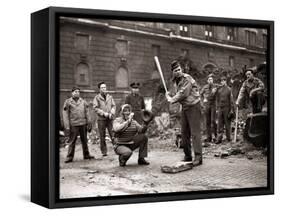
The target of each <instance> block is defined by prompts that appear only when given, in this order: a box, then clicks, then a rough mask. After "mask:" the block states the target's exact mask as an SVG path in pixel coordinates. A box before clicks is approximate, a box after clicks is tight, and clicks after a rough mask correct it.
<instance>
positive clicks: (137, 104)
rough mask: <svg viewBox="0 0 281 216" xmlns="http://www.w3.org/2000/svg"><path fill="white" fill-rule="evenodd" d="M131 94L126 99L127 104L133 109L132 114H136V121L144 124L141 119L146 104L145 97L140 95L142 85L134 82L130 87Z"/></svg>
mask: <svg viewBox="0 0 281 216" xmlns="http://www.w3.org/2000/svg"><path fill="white" fill-rule="evenodd" d="M130 87H131V93H130V94H129V95H128V96H127V97H126V99H125V104H130V105H131V107H132V112H133V113H134V120H136V121H137V122H138V123H139V124H142V123H143V120H142V117H141V111H142V110H144V109H145V103H144V98H143V96H141V95H140V90H139V87H140V84H139V83H137V82H133V83H131V85H130Z"/></svg>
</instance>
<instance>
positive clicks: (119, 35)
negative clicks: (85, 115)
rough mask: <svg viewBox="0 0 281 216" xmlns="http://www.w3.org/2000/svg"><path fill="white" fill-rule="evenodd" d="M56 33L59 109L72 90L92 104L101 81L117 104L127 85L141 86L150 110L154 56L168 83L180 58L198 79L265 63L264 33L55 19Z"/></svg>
mask: <svg viewBox="0 0 281 216" xmlns="http://www.w3.org/2000/svg"><path fill="white" fill-rule="evenodd" d="M59 29H60V38H59V39H60V41H59V42H60V47H59V49H60V71H59V74H60V105H61V106H62V103H63V102H64V100H65V99H66V98H67V97H69V96H70V92H71V88H72V87H73V86H79V87H81V90H82V91H81V92H82V97H84V98H85V99H86V100H88V101H89V102H91V101H92V99H93V98H94V96H95V95H96V94H97V93H98V87H97V84H98V83H99V82H101V81H105V82H106V84H107V86H108V90H110V92H111V94H112V95H113V97H114V98H115V100H116V102H117V104H120V103H122V102H123V100H124V98H125V96H126V95H127V94H128V92H129V90H130V89H129V85H130V83H131V82H139V83H141V89H140V90H141V93H142V94H143V95H144V96H145V100H146V103H147V106H148V108H150V107H151V102H152V99H153V98H154V97H155V92H157V88H158V87H159V84H160V83H161V81H160V76H159V73H158V71H157V68H156V65H155V63H154V58H153V57H154V56H158V58H159V61H160V64H161V67H162V70H163V73H164V77H165V79H166V81H167V83H169V80H170V78H171V71H170V62H171V61H172V60H174V59H175V58H178V57H179V56H181V57H182V59H184V60H185V61H186V67H187V69H188V70H191V71H193V73H198V74H201V77H200V76H198V77H200V79H201V78H202V80H204V77H205V75H206V74H208V73H211V72H214V73H216V72H217V71H220V70H222V69H223V70H224V71H241V70H242V69H243V68H245V67H254V66H256V65H259V64H261V63H263V62H265V61H266V46H267V32H266V30H265V29H256V28H238V27H233V26H211V25H193V24H192V25H191V24H174V23H155V22H135V21H121V20H99V19H84V18H83V19H82V18H81V19H80V18H70V17H61V18H60V28H59ZM193 75H194V74H193ZM202 80H200V81H199V83H203V81H202ZM204 81H205V80H204ZM168 85H169V84H168Z"/></svg>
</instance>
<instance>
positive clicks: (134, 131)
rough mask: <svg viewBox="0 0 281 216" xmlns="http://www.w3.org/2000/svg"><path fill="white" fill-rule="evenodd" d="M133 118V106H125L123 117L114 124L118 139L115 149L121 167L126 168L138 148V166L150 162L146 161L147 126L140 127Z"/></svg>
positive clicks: (123, 107)
mask: <svg viewBox="0 0 281 216" xmlns="http://www.w3.org/2000/svg"><path fill="white" fill-rule="evenodd" d="M133 117H134V113H132V107H131V105H129V104H124V105H123V106H122V107H121V116H120V117H118V118H116V119H115V120H114V122H113V131H114V132H115V137H116V145H115V147H114V149H115V152H116V154H118V155H119V165H120V166H126V162H127V160H129V158H130V157H131V155H132V153H133V151H134V150H135V149H137V148H139V157H138V164H139V165H149V162H147V161H146V160H145V159H144V158H145V157H147V142H148V138H147V136H145V134H144V133H145V131H146V130H147V125H146V124H145V123H144V125H140V124H139V123H138V122H137V121H136V120H134V119H133Z"/></svg>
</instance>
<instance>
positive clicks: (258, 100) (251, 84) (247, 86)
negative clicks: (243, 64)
mask: <svg viewBox="0 0 281 216" xmlns="http://www.w3.org/2000/svg"><path fill="white" fill-rule="evenodd" d="M246 77H247V79H246V80H245V81H244V83H243V84H242V87H241V89H240V91H239V95H238V98H237V100H236V105H237V106H239V105H240V103H241V100H242V99H243V98H244V97H245V96H246V95H247V96H248V97H249V99H250V101H251V103H252V110H253V113H258V112H261V111H262V106H263V105H264V103H265V99H264V95H263V90H264V84H263V82H262V81H261V80H260V79H258V78H256V77H254V75H253V71H252V70H251V69H248V70H246Z"/></svg>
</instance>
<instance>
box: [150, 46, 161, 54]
mask: <svg viewBox="0 0 281 216" xmlns="http://www.w3.org/2000/svg"><path fill="white" fill-rule="evenodd" d="M151 48H152V53H153V56H158V57H159V56H160V46H159V45H156V44H152V46H151Z"/></svg>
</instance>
